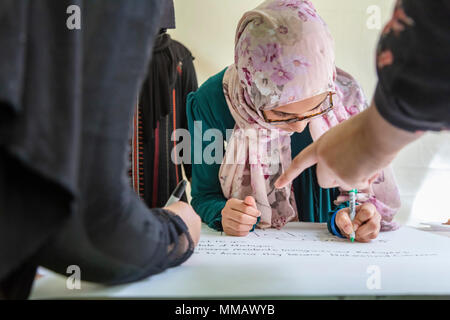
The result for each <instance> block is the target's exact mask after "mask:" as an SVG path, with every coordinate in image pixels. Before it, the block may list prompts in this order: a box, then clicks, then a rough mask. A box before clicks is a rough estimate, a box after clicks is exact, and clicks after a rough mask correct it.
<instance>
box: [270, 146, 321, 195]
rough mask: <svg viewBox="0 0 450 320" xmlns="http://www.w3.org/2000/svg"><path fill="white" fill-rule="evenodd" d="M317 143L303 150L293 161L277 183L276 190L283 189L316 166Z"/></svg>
mask: <svg viewBox="0 0 450 320" xmlns="http://www.w3.org/2000/svg"><path fill="white" fill-rule="evenodd" d="M316 149H317V143H316V142H313V143H312V144H310V145H309V146H308V147H306V148H305V149H303V151H302V152H300V153H299V154H298V155H297V156H296V157H295V158H294V160H292V163H291V165H290V166H289V168H287V169H286V171H285V172H284V173H283V174H282V175H281V176H280V177H279V178H278V179H277V181H275V187H276V188H283V187H285V186H286V185H287V184H288V183H289V182H291V181H292V180H294V179H295V178H296V177H297V176H298V175H300V173H302V172H303V171H304V170H305V169H307V168H309V167H311V166H313V165H315V164H316V163H317V156H316Z"/></svg>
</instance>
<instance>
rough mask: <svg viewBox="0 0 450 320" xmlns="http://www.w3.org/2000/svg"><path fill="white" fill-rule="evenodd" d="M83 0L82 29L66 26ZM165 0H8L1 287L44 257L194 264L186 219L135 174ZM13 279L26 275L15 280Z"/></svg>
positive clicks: (1, 13)
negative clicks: (136, 186)
mask: <svg viewBox="0 0 450 320" xmlns="http://www.w3.org/2000/svg"><path fill="white" fill-rule="evenodd" d="M70 5H79V6H80V8H81V12H82V19H81V30H69V29H68V28H66V19H67V18H68V14H67V13H66V9H67V7H68V6H70ZM164 5H165V1H162V0H161V1H159V0H152V1H150V0H149V1H141V0H115V1H109V0H98V1H83V0H70V1H69V0H58V1H53V0H33V1H26V0H3V1H1V2H0V25H1V28H0V48H1V49H0V261H1V264H0V295H1V296H3V297H6V298H24V297H26V295H27V294H28V292H29V289H30V287H31V283H32V279H33V273H34V270H35V268H36V266H38V265H42V266H44V267H47V268H49V269H51V270H53V271H56V272H59V273H61V274H63V275H66V269H67V267H68V266H69V265H72V264H77V265H79V267H80V268H81V270H82V280H87V281H94V282H101V283H106V284H116V283H122V282H127V281H134V280H138V279H141V278H143V277H147V276H149V275H151V274H154V273H157V272H160V271H162V270H164V269H166V268H168V267H171V266H174V265H177V264H179V263H181V262H183V261H184V260H186V259H187V258H188V257H189V256H190V255H191V254H192V250H193V244H192V240H191V237H190V235H189V233H188V231H187V227H186V225H185V224H184V222H183V221H182V220H181V219H180V218H179V217H177V216H175V215H173V214H172V213H170V212H168V211H165V210H161V209H148V208H147V207H146V205H145V204H144V203H143V202H142V201H140V199H139V198H138V197H137V196H136V194H135V193H134V191H133V190H132V188H130V185H129V183H128V179H127V168H128V161H127V157H126V155H127V154H128V152H129V148H128V146H129V143H128V141H129V140H128V139H129V134H130V132H131V128H130V123H131V118H132V112H133V105H134V103H135V101H136V97H137V95H138V90H139V88H140V87H141V85H142V81H143V80H144V77H145V73H146V70H147V67H148V63H149V60H150V56H151V52H152V49H151V48H152V45H153V43H154V39H155V36H156V34H157V30H158V29H159V28H160V17H161V12H162V11H163V10H164ZM14 279H18V280H17V281H15V280H14Z"/></svg>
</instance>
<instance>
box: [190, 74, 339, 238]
mask: <svg viewBox="0 0 450 320" xmlns="http://www.w3.org/2000/svg"><path fill="white" fill-rule="evenodd" d="M225 70H226V69H225ZM225 70H223V71H222V72H220V73H218V74H217V75H215V76H213V77H211V78H209V79H208V80H207V81H206V82H205V83H204V84H203V85H202V86H201V87H200V88H199V89H198V90H197V91H196V92H192V93H190V94H189V95H188V99H187V118H188V126H189V132H190V134H191V158H192V191H191V195H192V201H191V205H192V206H193V207H194V209H195V211H196V212H197V213H198V214H199V215H200V217H201V218H202V220H203V222H205V223H206V224H208V226H210V227H211V228H213V229H216V230H219V231H222V223H221V220H222V215H221V211H222V209H223V208H224V207H225V203H226V201H227V199H226V198H225V197H224V195H223V193H222V189H221V186H220V182H219V169H220V165H221V162H222V159H220V160H219V161H217V162H218V163H213V164H206V163H205V162H204V159H203V150H204V149H205V148H206V147H207V146H208V145H210V144H211V143H212V141H202V136H203V133H204V132H205V131H206V130H208V129H212V128H215V129H218V130H219V131H220V132H221V133H222V136H223V137H224V139H225V138H226V130H227V129H233V128H234V125H235V121H234V119H233V117H232V115H231V113H230V110H229V109H228V105H227V103H226V100H225V95H224V93H223V90H222V79H223V76H224V73H225ZM194 121H198V122H195V123H194ZM220 143H222V144H223V141H220ZM311 143H312V138H311V135H310V133H309V127H306V129H305V130H304V131H303V132H302V133H294V134H293V135H292V136H291V150H292V157H295V156H296V155H297V154H298V153H299V152H300V151H302V150H303V149H304V148H305V147H307V146H308V145H309V144H311ZM208 154H209V152H208ZM213 155H214V153H213ZM293 186H294V195H295V201H296V204H297V209H298V215H299V220H300V221H305V222H329V221H328V220H329V218H330V216H331V215H330V213H331V212H334V211H335V210H336V209H337V207H336V206H335V205H334V204H333V201H334V200H335V199H336V198H337V196H338V194H339V191H338V189H336V188H333V189H323V188H321V187H320V186H319V184H318V183H317V177H316V170H315V166H314V167H311V168H309V169H306V170H305V171H304V172H303V173H302V174H301V175H300V176H298V177H297V178H296V179H295V180H294V182H293Z"/></svg>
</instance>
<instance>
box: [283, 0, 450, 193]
mask: <svg viewBox="0 0 450 320" xmlns="http://www.w3.org/2000/svg"><path fill="white" fill-rule="evenodd" d="M449 30H450V0H434V1H420V0H403V1H402V0H399V1H398V2H397V4H396V6H395V11H394V15H393V17H392V19H391V20H390V21H389V22H388V24H387V25H386V27H385V28H384V30H383V33H382V36H381V39H380V42H379V45H378V51H377V70H378V85H377V88H376V91H375V97H374V100H373V102H372V106H371V107H370V108H368V109H367V110H365V111H364V112H362V113H360V114H359V115H357V116H355V117H353V118H352V119H351V120H349V121H345V122H343V123H342V124H340V125H339V126H336V127H334V128H333V129H331V130H330V131H328V132H327V133H326V134H325V135H323V136H322V137H321V138H320V139H318V140H317V141H315V142H314V143H313V144H312V145H310V146H309V147H308V148H306V149H305V150H303V152H302V153H300V154H299V155H298V156H297V157H296V158H295V160H294V161H293V162H292V164H291V166H290V167H289V168H288V169H287V170H286V171H285V173H284V174H283V175H282V176H281V177H280V178H279V180H278V181H277V182H276V184H275V185H276V186H277V187H283V186H285V185H286V184H287V183H288V182H289V181H292V180H293V179H294V178H295V177H296V176H297V175H299V174H300V173H301V172H302V171H303V170H304V169H306V168H308V167H310V166H312V165H314V164H316V163H317V176H318V179H319V184H320V185H321V186H322V187H334V186H338V185H339V186H341V187H342V188H344V189H347V190H350V189H352V188H358V189H364V188H366V187H367V186H368V185H370V184H371V182H373V181H374V180H375V178H376V177H377V172H379V170H380V169H382V168H384V167H386V166H387V165H388V164H389V163H390V162H391V161H392V160H393V159H394V158H395V156H396V155H397V153H398V152H399V151H400V150H401V149H402V148H404V147H405V146H406V145H408V144H409V143H411V142H413V141H414V140H416V139H418V138H419V137H420V136H421V135H422V134H423V132H424V131H446V130H450V32H449Z"/></svg>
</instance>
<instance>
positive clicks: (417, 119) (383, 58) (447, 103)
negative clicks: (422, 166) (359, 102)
mask: <svg viewBox="0 0 450 320" xmlns="http://www.w3.org/2000/svg"><path fill="white" fill-rule="evenodd" d="M449 31H450V1H449V0H434V1H418V0H403V1H398V2H397V5H396V8H395V11H394V15H393V17H392V20H391V21H390V22H389V23H388V24H387V25H386V27H385V29H384V30H383V34H382V36H381V39H380V42H379V45H378V50H377V51H378V52H377V71H378V78H379V82H378V85H377V88H376V92H375V97H374V100H375V105H376V106H377V109H378V111H379V113H380V114H381V115H382V116H383V118H385V119H386V120H387V121H389V122H390V123H391V124H392V125H394V126H396V127H399V128H401V129H404V130H407V131H413V132H414V131H425V130H432V131H441V130H448V129H450V32H449Z"/></svg>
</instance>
